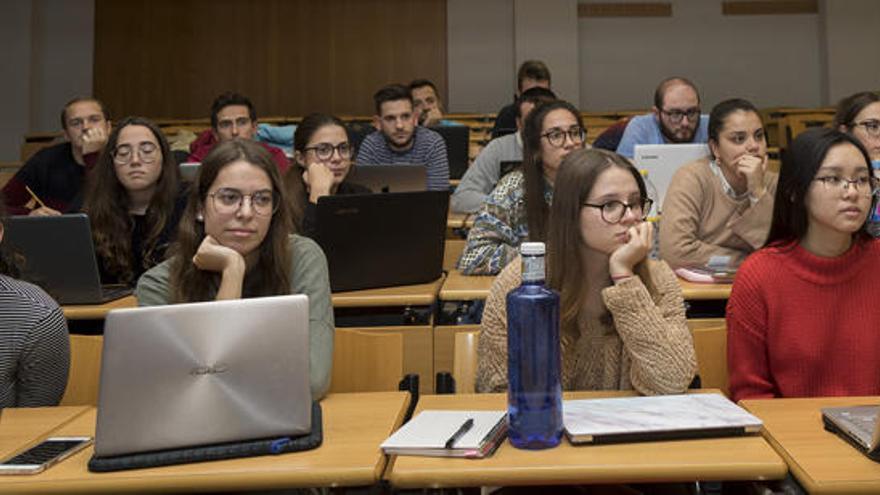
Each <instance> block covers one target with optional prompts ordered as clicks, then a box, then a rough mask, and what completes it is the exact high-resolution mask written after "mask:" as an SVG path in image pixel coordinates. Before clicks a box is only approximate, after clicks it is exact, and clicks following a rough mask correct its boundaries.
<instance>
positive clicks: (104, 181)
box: [83, 117, 186, 286]
mask: <svg viewBox="0 0 880 495" xmlns="http://www.w3.org/2000/svg"><path fill="white" fill-rule="evenodd" d="M185 204H186V195H185V193H184V191H183V189H182V186H181V181H180V170H179V169H178V167H177V163H176V162H175V161H174V156H173V155H172V154H171V149H170V148H169V146H168V141H167V140H166V139H165V135H164V134H162V131H160V130H159V128H158V127H157V126H156V124H154V123H152V122H151V121H149V120H147V119H145V118H142V117H128V118H125V119H123V120H122V121H121V122H119V123H118V124H117V126H116V127H115V128H114V129H113V132H111V133H110V139H109V140H108V141H107V149H106V150H105V152H104V153H102V154H101V156H100V158H99V159H98V164H97V165H96V166H95V169H94V171H93V172H92V174H91V177H90V178H89V185H88V188H87V192H86V199H85V206H84V207H83V210H84V211H85V212H86V213H88V215H89V220H90V222H91V224H92V237H93V238H94V242H95V252H96V254H97V255H98V267H99V269H100V272H101V282H102V283H105V284H110V283H114V284H126V285H132V286H134V284H135V283H136V282H137V279H138V277H140V276H141V274H143V273H144V272H145V271H146V270H148V269H150V268H152V267H153V266H155V265H156V264H158V263H160V262H161V261H162V260H164V259H165V250H166V248H167V247H168V245H169V244H170V243H171V241H173V240H174V235H175V234H176V232H177V222H178V221H179V220H180V215H181V213H182V212H183V207H184V205H185Z"/></svg>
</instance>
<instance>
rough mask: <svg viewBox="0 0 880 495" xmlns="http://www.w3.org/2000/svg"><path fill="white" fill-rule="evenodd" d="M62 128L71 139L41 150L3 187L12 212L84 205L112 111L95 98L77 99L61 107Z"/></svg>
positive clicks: (46, 211)
mask: <svg viewBox="0 0 880 495" xmlns="http://www.w3.org/2000/svg"><path fill="white" fill-rule="evenodd" d="M61 128H62V129H64V137H65V138H66V139H67V141H65V142H63V143H60V144H56V145H53V146H49V147H48V148H44V149H42V150H40V151H38V152H37V153H36V154H34V156H32V157H31V158H30V159H28V161H27V162H25V164H24V165H23V166H22V167H21V168H20V169H19V170H18V173H16V174H15V176H14V177H13V178H12V179H10V180H9V182H7V183H6V186H4V187H3V195H4V196H5V197H6V207H7V209H8V211H9V213H10V214H13V215H60V214H62V213H67V212H75V211H79V209H80V208H81V207H82V196H83V188H84V184H85V177H86V173H87V172H88V170H89V169H90V168H91V167H92V166H93V165H94V164H95V162H96V161H97V160H98V154H99V153H100V152H101V150H102V149H104V145H105V144H106V143H107V135H108V134H109V133H110V114H109V112H108V111H107V109H106V108H105V107H104V104H103V103H101V102H100V101H98V100H96V99H94V98H88V97H78V98H74V99H73V100H71V101H69V102H68V103H67V104H66V105H64V109H63V110H61ZM27 188H30V190H31V191H33V193H34V194H35V195H36V196H37V197H38V198H39V199H40V201H42V202H43V204H44V205H45V206H42V205H40V204H39V202H38V201H37V200H35V199H34V198H33V197H32V196H31V194H30V193H29V192H28V191H27Z"/></svg>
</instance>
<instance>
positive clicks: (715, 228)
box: [660, 99, 778, 268]
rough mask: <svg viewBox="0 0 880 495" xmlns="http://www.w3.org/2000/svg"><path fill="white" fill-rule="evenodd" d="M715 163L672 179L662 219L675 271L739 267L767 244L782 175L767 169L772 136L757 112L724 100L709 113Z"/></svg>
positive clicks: (663, 241)
mask: <svg viewBox="0 0 880 495" xmlns="http://www.w3.org/2000/svg"><path fill="white" fill-rule="evenodd" d="M709 150H710V151H711V156H712V158H711V159H710V158H702V159H700V160H697V161H695V162H692V163H689V164H687V165H684V166H683V167H681V168H680V169H678V171H677V172H676V173H675V175H674V176H673V177H672V181H671V182H670V184H669V189H668V190H667V191H666V199H665V201H664V204H663V213H662V216H661V220H660V257H661V258H662V259H663V260H665V261H666V262H667V263H669V264H670V265H671V266H672V267H673V268H679V267H703V266H705V265H706V264H707V263H708V262H709V260H710V258H714V259H713V263H712V264H713V265H715V264H718V263H721V262H725V261H726V263H725V264H726V265H727V266H729V267H737V266H739V264H740V263H741V262H742V260H743V259H744V258H745V257H746V256H748V255H749V253H751V252H752V251H754V250H756V249H758V248H760V247H761V246H763V245H764V241H766V240H767V232H768V231H769V230H770V219H771V217H772V214H773V197H774V195H775V194H776V181H777V179H778V176H777V174H775V173H774V172H771V171H769V170H767V139H766V136H765V135H764V123H763V122H761V115H760V114H759V113H758V109H756V108H755V107H754V105H752V104H751V103H749V102H748V101H746V100H741V99H732V100H725V101H723V102H721V103H719V104H718V105H715V108H713V109H712V114H711V115H710V116H709Z"/></svg>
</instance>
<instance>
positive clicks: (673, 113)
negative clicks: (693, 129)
mask: <svg viewBox="0 0 880 495" xmlns="http://www.w3.org/2000/svg"><path fill="white" fill-rule="evenodd" d="M660 113H662V114H663V115H665V116H667V117H668V118H669V120H671V121H672V122H675V123H676V124H677V123H679V122H681V120H682V119H683V118H685V117H687V118H688V122H694V121H695V120H697V119H698V118H699V117H700V107H694V108H688V109H687V110H660Z"/></svg>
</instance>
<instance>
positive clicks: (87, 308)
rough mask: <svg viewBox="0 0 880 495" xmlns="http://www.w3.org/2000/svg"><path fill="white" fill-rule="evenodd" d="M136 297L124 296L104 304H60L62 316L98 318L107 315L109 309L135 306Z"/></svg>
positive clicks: (86, 318) (87, 318) (77, 318)
mask: <svg viewBox="0 0 880 495" xmlns="http://www.w3.org/2000/svg"><path fill="white" fill-rule="evenodd" d="M137 305H138V304H137V299H135V297H134V296H125V297H123V298H121V299H116V300H113V301H110V302H108V303H105V304H76V305H68V306H62V308H61V309H62V311H64V317H65V318H67V319H68V320H100V319H103V318H105V317H106V316H107V313H109V312H110V310H111V309H119V308H136V307H137Z"/></svg>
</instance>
